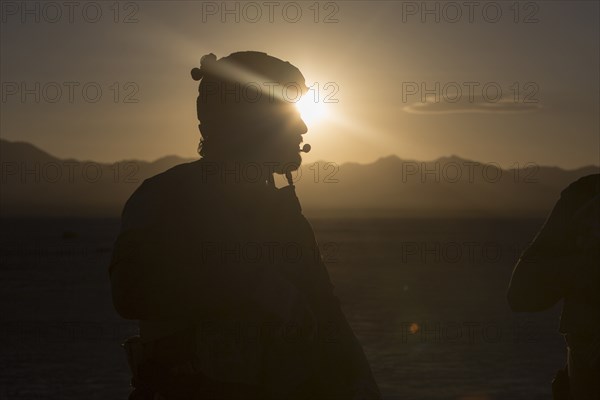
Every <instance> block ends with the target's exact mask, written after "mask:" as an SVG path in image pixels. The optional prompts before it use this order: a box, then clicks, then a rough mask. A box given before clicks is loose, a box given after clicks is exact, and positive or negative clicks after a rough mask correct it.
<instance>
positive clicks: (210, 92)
mask: <svg viewBox="0 0 600 400" xmlns="http://www.w3.org/2000/svg"><path fill="white" fill-rule="evenodd" d="M191 75H192V78H193V79H194V80H196V81H200V85H199V88H198V92H199V93H198V98H197V101H196V110H197V115H198V120H199V121H200V125H199V127H200V132H201V134H202V139H201V141H200V146H199V149H198V152H199V153H200V155H202V156H204V155H206V153H208V152H211V151H212V152H214V151H219V150H218V149H219V148H220V149H225V148H226V149H227V150H228V151H229V152H233V151H243V150H244V149H248V148H249V147H252V146H260V143H261V142H264V141H265V140H269V138H270V136H271V135H273V134H276V132H278V130H279V128H280V127H281V126H282V125H285V124H286V123H287V124H289V121H290V118H299V113H298V112H297V110H296V108H295V107H294V104H295V103H296V102H297V101H298V100H299V99H300V97H301V96H302V95H304V94H305V93H306V91H307V87H306V83H305V79H304V76H303V75H302V73H301V72H300V70H299V69H298V68H297V67H295V66H294V65H292V64H290V63H289V62H287V61H283V60H280V59H278V58H276V57H272V56H270V55H268V54H266V53H262V52H257V51H241V52H236V53H232V54H230V55H229V56H226V57H223V58H221V59H219V60H217V57H216V56H215V55H214V54H212V53H210V54H207V55H205V56H203V57H202V58H201V60H200V68H194V69H192V71H191Z"/></svg>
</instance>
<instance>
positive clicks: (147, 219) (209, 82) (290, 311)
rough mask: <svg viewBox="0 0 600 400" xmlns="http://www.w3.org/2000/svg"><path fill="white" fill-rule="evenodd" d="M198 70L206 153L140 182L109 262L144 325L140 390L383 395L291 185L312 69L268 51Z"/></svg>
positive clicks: (201, 394)
mask: <svg viewBox="0 0 600 400" xmlns="http://www.w3.org/2000/svg"><path fill="white" fill-rule="evenodd" d="M192 77H193V78H194V79H195V80H201V83H200V86H199V96H198V99H197V112H198V119H199V120H200V122H201V124H200V131H201V134H202V139H201V141H200V146H199V153H200V155H201V156H202V158H201V159H200V160H198V161H194V162H191V163H187V164H181V165H178V166H175V167H174V168H171V169H169V170H168V171H166V172H164V173H161V174H159V175H156V176H154V177H152V178H149V179H147V180H145V181H144V182H143V184H142V185H141V186H140V187H139V188H138V189H137V190H136V191H135V193H134V194H133V195H132V196H131V198H130V199H129V200H128V201H127V204H126V205H125V208H124V210H123V214H122V227H121V233H120V235H119V237H118V239H117V241H116V243H115V249H114V253H113V259H112V262H111V266H110V278H111V284H112V290H113V302H114V305H115V308H116V310H117V311H118V313H119V314H120V315H121V316H122V317H124V318H126V319H133V320H140V336H139V337H134V338H130V339H129V340H128V341H127V342H126V343H125V347H126V349H127V351H128V355H129V362H130V365H131V368H132V373H133V379H132V384H133V386H134V387H135V388H136V389H135V390H134V391H133V392H132V394H131V396H130V398H131V399H138V398H139V399H143V398H157V399H158V398H165V399H168V400H171V399H192V398H194V399H196V398H198V399H204V398H218V399H278V400H279V399H328V398H331V399H379V398H380V394H379V390H378V388H377V385H376V383H375V380H374V379H373V375H372V372H371V369H370V367H369V364H368V362H367V360H366V357H365V355H364V353H363V350H362V348H361V346H360V344H359V343H358V341H357V340H356V337H355V336H354V333H353V332H352V329H351V328H350V326H349V325H348V323H347V321H346V319H345V317H344V315H343V313H342V311H341V308H340V304H339V301H338V299H337V298H336V297H335V295H334V294H333V285H332V284H331V281H330V279H329V275H328V273H327V270H326V267H325V265H324V263H323V261H322V258H321V254H320V252H319V248H318V246H317V243H316V240H315V237H314V233H313V231H312V227H311V226H310V224H309V223H308V221H307V220H306V218H305V217H304V216H303V215H302V213H301V209H300V205H299V203H298V199H297V197H296V195H295V191H294V186H293V185H292V180H291V175H290V173H291V172H292V171H294V170H296V169H298V168H299V166H300V163H301V157H300V154H299V153H300V151H301V150H300V149H299V145H300V143H301V142H302V135H303V134H304V133H306V131H307V128H306V125H305V124H304V122H303V121H302V119H301V118H300V115H299V113H298V111H297V110H296V108H295V106H294V100H296V99H297V98H298V96H297V95H298V94H300V95H301V94H302V93H305V92H306V90H307V88H306V86H305V81H304V77H303V76H302V74H301V73H300V71H299V70H298V69H297V68H296V67H294V66H292V65H291V64H290V63H288V62H283V61H281V60H279V59H277V58H274V57H271V56H268V55H267V54H265V53H259V52H238V53H233V54H231V55H229V56H227V57H224V58H222V59H220V60H218V61H217V59H216V57H215V56H214V55H213V54H209V55H207V56H204V57H203V58H202V60H201V67H200V68H194V69H193V70H192ZM308 150H309V148H307V147H306V145H305V147H304V151H308ZM273 173H278V174H285V175H286V177H287V178H288V182H289V183H290V185H289V186H286V187H283V188H281V189H278V188H276V187H275V185H274V180H273ZM157 394H158V395H157ZM153 396H155V397H153ZM161 396H162V397H161Z"/></svg>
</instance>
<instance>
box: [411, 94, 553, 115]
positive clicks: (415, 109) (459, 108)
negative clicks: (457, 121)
mask: <svg viewBox="0 0 600 400" xmlns="http://www.w3.org/2000/svg"><path fill="white" fill-rule="evenodd" d="M541 108H542V105H541V104H540V103H523V102H515V101H512V100H499V101H497V102H495V103H494V102H491V101H489V100H485V99H484V98H483V97H481V98H474V99H472V101H470V100H469V98H468V97H466V98H465V99H464V100H463V99H461V100H460V101H457V102H449V101H447V100H441V101H439V102H437V103H436V102H434V101H426V102H419V103H413V104H409V105H407V106H405V107H404V108H403V109H402V110H403V111H405V112H407V113H410V114H522V113H531V112H535V111H538V110H540V109H541Z"/></svg>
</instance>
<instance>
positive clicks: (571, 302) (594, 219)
mask: <svg viewBox="0 0 600 400" xmlns="http://www.w3.org/2000/svg"><path fill="white" fill-rule="evenodd" d="M561 299H562V300H564V305H563V312H562V315H561V322H560V331H561V333H563V334H565V335H566V338H567V342H568V343H569V347H570V348H571V349H572V350H574V351H575V352H579V353H582V354H585V358H587V359H589V360H590V362H592V363H597V362H598V357H600V174H594V175H589V176H586V177H583V178H581V179H579V180H577V181H576V182H574V183H572V184H571V185H569V186H568V187H567V188H566V189H565V190H563V191H562V193H561V196H560V199H559V200H558V202H557V203H556V205H555V206H554V209H553V210H552V213H551V214H550V216H549V217H548V219H547V221H546V223H545V224H544V226H543V228H542V229H541V231H540V232H539V233H538V235H537V236H536V237H535V239H534V240H533V242H532V243H531V245H530V246H529V247H528V248H527V249H526V251H525V252H524V253H523V255H522V256H521V258H520V260H519V262H518V263H517V265H516V266H515V269H514V271H513V276H512V279H511V282H510V286H509V290H508V300H509V303H510V305H511V307H512V308H513V309H514V310H515V311H528V312H533V311H541V310H544V309H547V308H550V307H551V306H553V305H554V304H556V303H557V302H558V301H559V300H561Z"/></svg>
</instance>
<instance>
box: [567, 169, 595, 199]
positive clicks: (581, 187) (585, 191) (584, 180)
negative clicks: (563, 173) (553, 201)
mask: <svg viewBox="0 0 600 400" xmlns="http://www.w3.org/2000/svg"><path fill="white" fill-rule="evenodd" d="M598 193H600V174H591V175H586V176H584V177H581V178H579V179H578V180H576V181H575V182H573V183H571V184H570V185H569V186H567V188H566V189H564V190H563V191H562V195H566V196H572V195H575V196H593V195H595V194H598Z"/></svg>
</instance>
